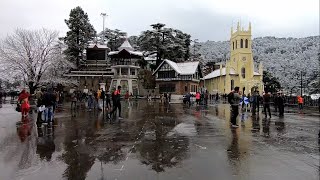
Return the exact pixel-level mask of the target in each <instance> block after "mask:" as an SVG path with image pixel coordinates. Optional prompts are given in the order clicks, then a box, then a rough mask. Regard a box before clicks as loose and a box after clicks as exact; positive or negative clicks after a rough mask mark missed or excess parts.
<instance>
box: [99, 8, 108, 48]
mask: <svg viewBox="0 0 320 180" xmlns="http://www.w3.org/2000/svg"><path fill="white" fill-rule="evenodd" d="M100 16H102V19H103V22H102V34H103V35H102V43H103V44H104V36H105V30H104V22H105V18H106V16H107V14H106V13H101V14H100Z"/></svg>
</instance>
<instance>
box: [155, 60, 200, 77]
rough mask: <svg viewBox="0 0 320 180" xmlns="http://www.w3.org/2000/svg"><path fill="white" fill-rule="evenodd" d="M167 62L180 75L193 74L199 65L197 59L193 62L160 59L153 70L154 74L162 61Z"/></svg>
mask: <svg viewBox="0 0 320 180" xmlns="http://www.w3.org/2000/svg"><path fill="white" fill-rule="evenodd" d="M165 62H166V63H167V64H169V65H170V66H171V67H172V68H173V69H174V70H175V71H176V72H177V73H178V74H180V75H190V74H194V73H195V72H196V70H197V68H198V66H199V61H195V62H183V63H175V62H173V61H170V60H168V59H165V60H163V61H162V63H161V64H160V65H159V66H158V68H157V69H156V70H155V71H154V73H153V74H155V73H156V72H157V71H158V70H159V68H160V67H161V66H162V64H163V63H165Z"/></svg>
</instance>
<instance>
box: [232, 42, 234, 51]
mask: <svg viewBox="0 0 320 180" xmlns="http://www.w3.org/2000/svg"><path fill="white" fill-rule="evenodd" d="M232 50H234V42H232Z"/></svg>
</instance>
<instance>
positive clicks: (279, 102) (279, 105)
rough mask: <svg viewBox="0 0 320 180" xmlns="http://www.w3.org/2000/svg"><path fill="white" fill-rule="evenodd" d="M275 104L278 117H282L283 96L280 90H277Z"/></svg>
mask: <svg viewBox="0 0 320 180" xmlns="http://www.w3.org/2000/svg"><path fill="white" fill-rule="evenodd" d="M277 104H278V108H279V117H283V116H284V97H283V96H282V93H280V92H278V96H277Z"/></svg>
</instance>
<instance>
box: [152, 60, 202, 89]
mask: <svg viewBox="0 0 320 180" xmlns="http://www.w3.org/2000/svg"><path fill="white" fill-rule="evenodd" d="M153 75H154V76H155V78H156V88H158V89H159V93H171V94H175V95H183V94H186V93H187V92H192V93H195V92H197V91H200V88H199V82H200V78H202V73H201V69H200V66H199V62H184V63H175V62H173V61H170V60H164V61H162V63H161V64H160V65H159V66H158V68H157V69H156V70H155V71H154V73H153Z"/></svg>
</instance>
